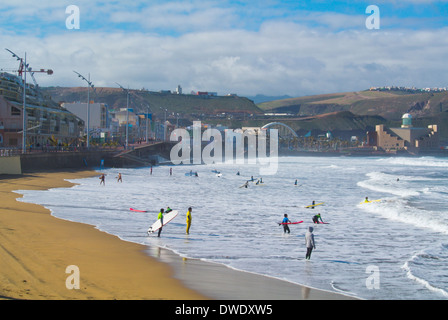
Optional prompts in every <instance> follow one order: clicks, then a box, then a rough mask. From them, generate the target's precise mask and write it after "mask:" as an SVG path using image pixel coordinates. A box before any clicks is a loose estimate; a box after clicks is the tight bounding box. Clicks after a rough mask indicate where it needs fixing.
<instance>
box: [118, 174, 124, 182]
mask: <svg viewBox="0 0 448 320" xmlns="http://www.w3.org/2000/svg"><path fill="white" fill-rule="evenodd" d="M117 182H123V180H122V179H121V173H118V177H117Z"/></svg>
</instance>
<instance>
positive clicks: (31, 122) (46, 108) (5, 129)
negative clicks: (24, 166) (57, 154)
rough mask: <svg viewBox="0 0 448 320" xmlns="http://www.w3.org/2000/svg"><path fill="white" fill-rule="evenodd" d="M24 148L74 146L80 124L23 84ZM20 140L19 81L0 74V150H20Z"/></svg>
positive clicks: (81, 127)
mask: <svg viewBox="0 0 448 320" xmlns="http://www.w3.org/2000/svg"><path fill="white" fill-rule="evenodd" d="M26 111H27V112H26V115H27V116H26V123H25V125H26V135H25V136H26V145H27V147H28V148H40V147H45V146H48V145H52V146H54V145H55V144H56V145H57V144H60V145H62V144H65V145H76V144H77V143H78V139H79V137H80V132H82V131H83V130H84V121H83V120H82V119H80V118H79V117H77V116H76V115H74V114H73V113H71V112H69V111H68V110H66V109H64V108H62V107H61V106H59V104H58V103H56V102H55V101H53V100H52V99H51V98H50V97H48V96H44V95H43V94H42V92H41V91H40V90H39V88H38V87H36V86H34V85H32V84H28V83H27V85H26ZM22 137H23V80H22V78H20V77H18V76H15V75H13V74H10V73H6V72H2V73H0V148H20V147H22V140H23V139H22Z"/></svg>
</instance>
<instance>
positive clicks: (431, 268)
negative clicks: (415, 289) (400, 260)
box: [402, 244, 448, 299]
mask: <svg viewBox="0 0 448 320" xmlns="http://www.w3.org/2000/svg"><path fill="white" fill-rule="evenodd" d="M447 260H448V245H446V244H441V245H440V246H438V247H436V248H435V249H433V250H423V251H421V252H419V253H417V254H415V255H414V256H412V257H411V259H409V260H408V261H406V262H405V264H404V265H403V266H402V269H403V270H404V271H405V272H406V276H407V277H408V278H409V279H411V280H413V281H416V282H417V283H419V284H421V285H422V286H423V287H425V288H427V289H428V290H431V291H433V292H436V293H438V294H440V295H442V296H443V297H445V298H447V299H448V283H447V280H446V278H447V277H448V274H447V272H446V268H444V266H445V265H446V263H447ZM436 284H437V285H436Z"/></svg>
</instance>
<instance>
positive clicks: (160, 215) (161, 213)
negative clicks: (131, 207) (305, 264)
mask: <svg viewBox="0 0 448 320" xmlns="http://www.w3.org/2000/svg"><path fill="white" fill-rule="evenodd" d="M163 212H164V209H163V208H162V209H160V212H159V215H158V216H157V219H159V220H160V223H161V224H162V226H163ZM161 232H162V227H160V229H159V233H158V234H157V237H160V233H161Z"/></svg>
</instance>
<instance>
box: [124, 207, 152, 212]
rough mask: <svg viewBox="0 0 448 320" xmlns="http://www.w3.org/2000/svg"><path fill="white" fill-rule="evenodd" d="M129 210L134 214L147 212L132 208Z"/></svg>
mask: <svg viewBox="0 0 448 320" xmlns="http://www.w3.org/2000/svg"><path fill="white" fill-rule="evenodd" d="M129 210H131V211H134V212H148V211H144V210H137V209H134V208H129Z"/></svg>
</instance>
